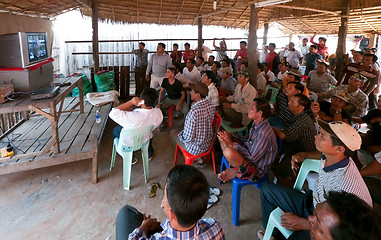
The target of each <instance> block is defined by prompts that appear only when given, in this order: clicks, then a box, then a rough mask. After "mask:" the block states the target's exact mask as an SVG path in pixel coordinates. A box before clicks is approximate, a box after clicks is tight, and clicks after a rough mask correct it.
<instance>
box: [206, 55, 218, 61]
mask: <svg viewBox="0 0 381 240" xmlns="http://www.w3.org/2000/svg"><path fill="white" fill-rule="evenodd" d="M210 57H211V58H213V60H214V59H216V57H215V56H213V55H209V57H208V58H210Z"/></svg>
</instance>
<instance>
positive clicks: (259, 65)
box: [257, 63, 263, 71]
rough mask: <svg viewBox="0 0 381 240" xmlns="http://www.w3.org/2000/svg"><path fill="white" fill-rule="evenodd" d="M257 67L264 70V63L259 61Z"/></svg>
mask: <svg viewBox="0 0 381 240" xmlns="http://www.w3.org/2000/svg"><path fill="white" fill-rule="evenodd" d="M257 68H258V69H261V71H263V64H262V63H257Z"/></svg>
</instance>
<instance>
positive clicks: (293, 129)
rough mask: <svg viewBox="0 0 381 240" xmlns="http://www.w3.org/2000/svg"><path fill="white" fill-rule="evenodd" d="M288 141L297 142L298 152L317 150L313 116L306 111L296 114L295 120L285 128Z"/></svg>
mask: <svg viewBox="0 0 381 240" xmlns="http://www.w3.org/2000/svg"><path fill="white" fill-rule="evenodd" d="M284 134H285V135H286V141H287V142H297V144H295V147H296V148H297V150H298V151H297V152H312V151H316V146H315V135H316V134H317V132H316V127H315V123H314V121H313V120H312V118H311V117H310V116H309V115H308V114H307V113H306V112H305V111H303V112H301V113H299V114H298V115H296V116H295V122H294V123H293V124H292V125H291V126H290V127H288V128H286V129H285V130H284Z"/></svg>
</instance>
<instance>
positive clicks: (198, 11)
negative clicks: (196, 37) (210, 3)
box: [192, 0, 206, 25]
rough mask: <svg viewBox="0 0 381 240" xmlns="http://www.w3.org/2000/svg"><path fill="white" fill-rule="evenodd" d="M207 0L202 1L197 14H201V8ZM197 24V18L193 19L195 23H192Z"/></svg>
mask: <svg viewBox="0 0 381 240" xmlns="http://www.w3.org/2000/svg"><path fill="white" fill-rule="evenodd" d="M205 1H206V0H203V1H202V3H201V6H200V8H199V9H198V12H197V15H200V12H201V9H202V7H203V6H204V4H205ZM195 24H196V18H195V19H194V20H193V24H192V25H195Z"/></svg>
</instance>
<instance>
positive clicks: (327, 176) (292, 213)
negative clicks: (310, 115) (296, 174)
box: [261, 120, 373, 239]
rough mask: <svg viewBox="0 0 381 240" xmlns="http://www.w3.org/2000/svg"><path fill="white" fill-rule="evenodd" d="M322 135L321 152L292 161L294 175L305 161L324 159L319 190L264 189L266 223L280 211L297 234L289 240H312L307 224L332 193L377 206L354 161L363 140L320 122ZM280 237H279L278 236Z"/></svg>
mask: <svg viewBox="0 0 381 240" xmlns="http://www.w3.org/2000/svg"><path fill="white" fill-rule="evenodd" d="M318 124H319V126H320V133H319V134H318V135H316V137H315V144H316V148H317V150H318V151H316V152H302V153H298V154H295V155H294V156H293V157H292V160H291V167H292V169H293V171H296V170H298V169H299V165H298V164H301V163H302V162H303V161H304V159H306V158H311V159H321V163H320V171H319V178H318V180H317V184H316V188H315V189H314V190H313V191H311V190H308V191H306V192H301V191H299V190H295V189H289V188H286V187H283V186H281V185H274V184H265V185H263V186H262V189H261V201H262V220H263V226H264V227H266V226H267V222H268V217H269V215H270V213H271V212H272V211H273V210H274V209H275V208H277V207H280V208H281V209H282V211H283V212H284V213H283V215H282V217H281V225H282V226H284V227H285V228H287V229H289V230H293V231H294V233H293V234H292V235H291V236H290V238H289V239H310V238H309V233H308V231H310V230H311V226H310V225H309V222H308V220H307V218H308V216H310V215H312V212H313V210H314V209H315V208H316V206H317V204H319V203H322V202H324V201H326V199H327V193H328V192H329V191H340V192H341V191H343V192H347V193H352V194H354V195H356V196H358V197H359V198H360V199H362V200H364V201H365V202H366V203H367V204H368V205H369V206H371V207H372V206H373V204H372V198H371V196H370V194H369V191H368V188H367V187H366V185H365V183H364V180H363V179H362V177H361V175H360V173H359V171H358V169H357V167H356V165H355V163H354V162H353V160H352V159H351V158H350V156H351V155H352V154H353V151H356V150H358V149H359V148H360V145H361V137H360V135H359V134H358V133H357V131H356V130H355V129H354V128H352V127H351V126H350V125H348V124H346V123H344V122H330V123H326V122H324V121H320V120H319V121H318ZM276 234H277V233H275V235H276Z"/></svg>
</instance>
